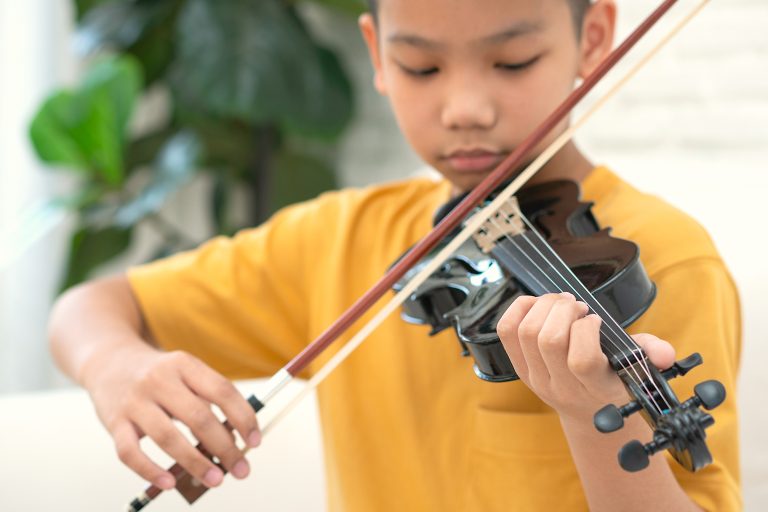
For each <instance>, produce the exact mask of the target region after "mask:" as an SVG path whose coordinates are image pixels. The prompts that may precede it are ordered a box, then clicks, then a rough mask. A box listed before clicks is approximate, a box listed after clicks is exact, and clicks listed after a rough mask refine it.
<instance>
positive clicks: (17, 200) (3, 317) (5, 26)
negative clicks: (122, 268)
mask: <svg viewBox="0 0 768 512" xmlns="http://www.w3.org/2000/svg"><path fill="white" fill-rule="evenodd" d="M70 27H71V22H70V8H69V2H51V1H49V0H28V1H25V2H0V392H4V391H13V390H23V389H40V388H45V387H49V386H51V385H52V384H54V383H56V382H59V381H61V379H60V378H59V377H57V375H56V374H55V373H54V372H53V365H52V364H51V362H50V358H49V356H48V354H47V346H46V344H45V341H44V340H45V325H46V319H47V316H48V309H49V307H50V302H51V296H52V293H53V291H54V289H55V286H56V285H55V283H56V279H57V271H58V267H59V266H60V259H61V254H62V250H63V247H64V245H63V244H65V243H66V239H65V236H66V233H65V229H64V227H65V226H64V224H63V223H62V219H63V217H62V215H36V214H35V213H33V212H38V213H40V211H41V210H40V209H41V207H42V206H43V205H44V203H45V200H46V199H47V198H48V197H49V196H50V193H51V190H52V189H53V188H54V185H55V183H54V182H55V178H54V174H53V173H52V172H50V171H48V170H44V168H43V166H41V165H40V164H38V162H37V160H36V158H35V157H34V155H33V152H32V150H31V147H30V143H29V141H28V137H27V126H28V124H29V121H30V119H31V117H32V116H33V115H34V113H35V111H36V109H37V107H38V105H39V104H40V102H41V100H42V99H43V98H44V97H45V96H46V95H47V94H48V93H49V92H50V90H51V89H52V88H54V87H55V86H57V85H59V84H61V83H62V82H66V81H69V80H71V79H72V78H73V76H74V73H75V68H76V63H75V59H74V57H73V55H72V53H71V52H70V51H69V47H68V44H67V42H68V39H69V33H70Z"/></svg>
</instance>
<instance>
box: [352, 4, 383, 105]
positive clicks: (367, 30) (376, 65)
mask: <svg viewBox="0 0 768 512" xmlns="http://www.w3.org/2000/svg"><path fill="white" fill-rule="evenodd" d="M357 24H358V26H359V27H360V32H362V34H363V39H364V40H365V44H366V46H368V55H369V56H370V57H371V64H372V65H373V86H374V87H375V88H376V90H377V91H379V93H380V94H382V95H384V96H386V95H387V87H386V85H385V82H384V71H383V70H382V67H381V53H380V48H379V34H378V30H377V27H376V22H375V21H374V20H373V16H372V15H371V13H365V14H362V15H361V16H360V18H358V20H357Z"/></svg>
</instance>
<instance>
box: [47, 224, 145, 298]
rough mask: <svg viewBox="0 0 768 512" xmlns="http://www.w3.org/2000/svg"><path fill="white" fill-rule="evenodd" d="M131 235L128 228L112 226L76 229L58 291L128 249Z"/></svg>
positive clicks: (73, 283)
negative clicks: (62, 280)
mask: <svg viewBox="0 0 768 512" xmlns="http://www.w3.org/2000/svg"><path fill="white" fill-rule="evenodd" d="M131 235H132V230H130V229H120V228H114V227H109V228H105V229H92V228H86V227H81V228H80V229H78V231H77V232H75V234H74V235H73V236H72V239H71V241H70V249H69V261H68V262H67V270H66V274H65V276H64V282H63V284H62V286H61V288H60V292H63V291H64V290H66V289H67V288H70V287H71V286H74V285H76V284H78V283H81V282H83V281H85V280H86V279H87V278H88V276H90V274H91V272H93V270H94V269H95V268H96V267H98V266H99V265H101V264H103V263H106V262H108V261H109V260H111V259H112V258H114V257H116V256H118V255H119V254H121V253H123V252H124V251H125V250H126V249H128V247H129V246H130V244H131Z"/></svg>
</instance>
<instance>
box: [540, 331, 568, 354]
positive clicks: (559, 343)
mask: <svg viewBox="0 0 768 512" xmlns="http://www.w3.org/2000/svg"><path fill="white" fill-rule="evenodd" d="M567 341H568V336H567V335H566V334H565V333H564V332H562V331H548V332H545V331H541V332H540V333H539V337H538V343H539V348H540V349H542V350H547V351H550V350H555V349H559V348H562V347H563V346H565V345H566V344H567Z"/></svg>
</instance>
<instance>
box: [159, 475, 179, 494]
mask: <svg viewBox="0 0 768 512" xmlns="http://www.w3.org/2000/svg"><path fill="white" fill-rule="evenodd" d="M155 485H156V486H158V487H159V488H161V489H163V490H165V491H167V490H168V489H173V487H174V486H175V485H176V479H175V478H173V477H172V476H171V475H169V474H167V473H166V474H164V475H160V476H159V477H157V480H155Z"/></svg>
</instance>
